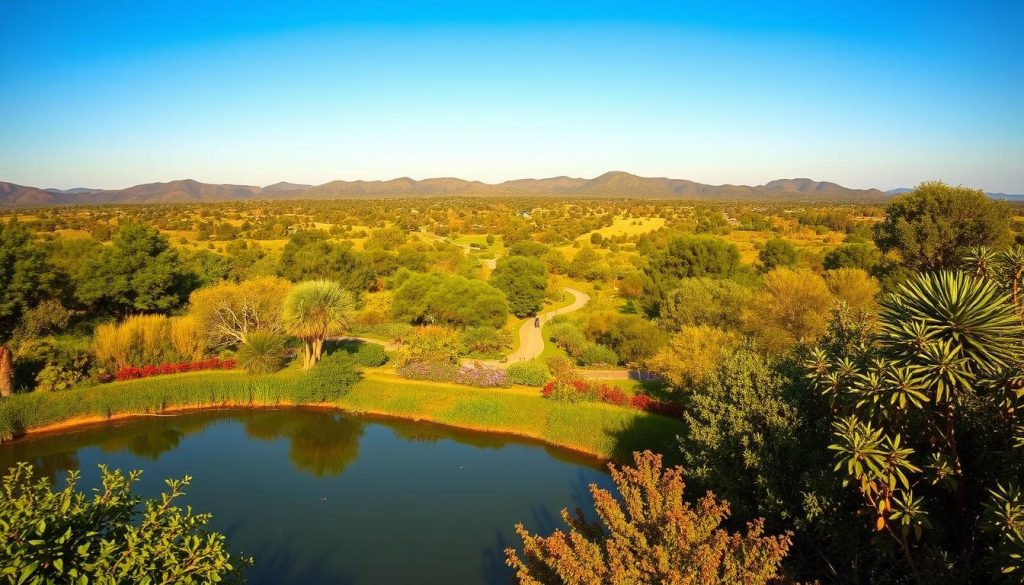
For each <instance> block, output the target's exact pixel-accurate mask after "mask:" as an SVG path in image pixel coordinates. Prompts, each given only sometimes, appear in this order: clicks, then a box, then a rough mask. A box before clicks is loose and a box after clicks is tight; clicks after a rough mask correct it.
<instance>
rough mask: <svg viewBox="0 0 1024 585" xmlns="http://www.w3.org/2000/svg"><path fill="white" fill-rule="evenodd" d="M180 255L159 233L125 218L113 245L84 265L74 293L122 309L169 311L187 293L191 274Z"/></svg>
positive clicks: (95, 304)
mask: <svg viewBox="0 0 1024 585" xmlns="http://www.w3.org/2000/svg"><path fill="white" fill-rule="evenodd" d="M178 260H179V259H178V253H177V252H175V251H174V250H173V249H172V248H171V246H170V244H169V243H168V241H167V238H166V237H164V236H163V235H161V234H160V232H158V231H157V230H155V229H153V228H149V227H146V226H145V225H143V224H141V223H135V222H128V223H124V224H122V225H121V227H120V228H119V229H118V230H117V234H115V235H114V238H113V245H111V246H108V247H105V248H103V250H102V251H101V252H100V254H99V255H98V256H97V257H96V258H94V259H93V260H91V261H90V262H88V263H87V264H85V265H84V266H83V267H82V271H81V273H80V276H79V280H78V282H77V285H76V287H75V295H76V297H77V298H78V300H79V302H81V303H83V304H85V305H88V306H91V307H97V308H104V309H108V310H113V311H117V312H119V313H122V314H125V313H132V312H152V311H170V310H172V309H175V308H177V307H179V306H181V305H182V304H183V303H184V301H185V299H186V298H187V296H188V293H189V289H188V287H187V284H188V280H189V278H188V275H187V274H186V273H184V272H183V271H182V270H181V268H180V266H179V261H178Z"/></svg>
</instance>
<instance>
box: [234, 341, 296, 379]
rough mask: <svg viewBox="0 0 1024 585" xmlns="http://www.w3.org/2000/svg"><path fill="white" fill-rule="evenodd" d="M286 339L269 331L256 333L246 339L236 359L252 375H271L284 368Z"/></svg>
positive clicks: (236, 354)
mask: <svg viewBox="0 0 1024 585" xmlns="http://www.w3.org/2000/svg"><path fill="white" fill-rule="evenodd" d="M286 357H287V356H286V354H285V338H284V337H283V336H281V335H278V334H276V333H271V332H269V331H254V332H252V333H250V334H249V335H247V336H246V337H245V341H244V342H242V345H240V346H239V347H238V351H237V352H236V353H235V358H236V359H237V360H238V365H239V367H241V368H242V369H243V370H245V371H246V372H248V373H250V374H269V373H271V372H276V371H278V370H280V369H281V368H282V367H284V362H285V359H286Z"/></svg>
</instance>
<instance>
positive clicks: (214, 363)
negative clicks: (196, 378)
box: [114, 357, 237, 381]
mask: <svg viewBox="0 0 1024 585" xmlns="http://www.w3.org/2000/svg"><path fill="white" fill-rule="evenodd" d="M236 365H237V362H236V361H235V360H233V359H221V358H216V357H214V358H210V359H206V360H202V361H198V362H178V363H168V364H160V365H158V366H142V367H132V366H129V367H126V368H121V369H120V370H118V371H117V373H116V374H114V379H115V380H118V381H122V380H138V379H140V378H150V377H152V376H161V375H165V374H180V373H183V372H198V371H202V370H233V369H234V368H235V366H236Z"/></svg>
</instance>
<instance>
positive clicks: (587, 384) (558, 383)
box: [540, 377, 683, 416]
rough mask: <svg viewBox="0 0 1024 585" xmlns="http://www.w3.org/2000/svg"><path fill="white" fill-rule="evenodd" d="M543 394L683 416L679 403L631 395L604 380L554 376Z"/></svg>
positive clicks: (546, 396) (550, 396)
mask: <svg viewBox="0 0 1024 585" xmlns="http://www.w3.org/2000/svg"><path fill="white" fill-rule="evenodd" d="M540 393H541V396H543V397H544V398H550V399H552V400H562V401H566V402H579V401H581V400H592V401H595V402H605V403H607V404H614V405H616V406H629V407H630V408H634V409H636V410H643V411H645V412H651V413H655V414H663V415H665V416H682V414H683V412H682V407H681V406H679V405H677V404H669V403H666V402H659V401H657V400H655V399H653V398H651V397H650V396H647V395H645V394H637V395H636V396H632V397H631V396H629V395H628V394H626V392H625V390H623V389H622V388H619V387H617V386H612V385H610V384H605V383H602V382H597V381H591V380H584V379H582V378H566V377H562V378H554V379H552V380H549V381H548V383H547V384H544V387H543V388H541V391H540Z"/></svg>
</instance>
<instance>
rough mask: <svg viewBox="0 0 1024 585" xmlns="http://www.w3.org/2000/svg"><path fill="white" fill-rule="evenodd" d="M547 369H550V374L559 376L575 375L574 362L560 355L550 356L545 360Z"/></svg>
mask: <svg viewBox="0 0 1024 585" xmlns="http://www.w3.org/2000/svg"><path fill="white" fill-rule="evenodd" d="M547 365H548V370H550V371H551V375H552V376H554V377H556V378H560V377H562V376H566V375H570V376H575V375H576V364H575V363H573V361H572V360H570V359H568V358H565V357H562V356H560V355H555V356H551V357H549V358H548V361H547Z"/></svg>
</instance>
